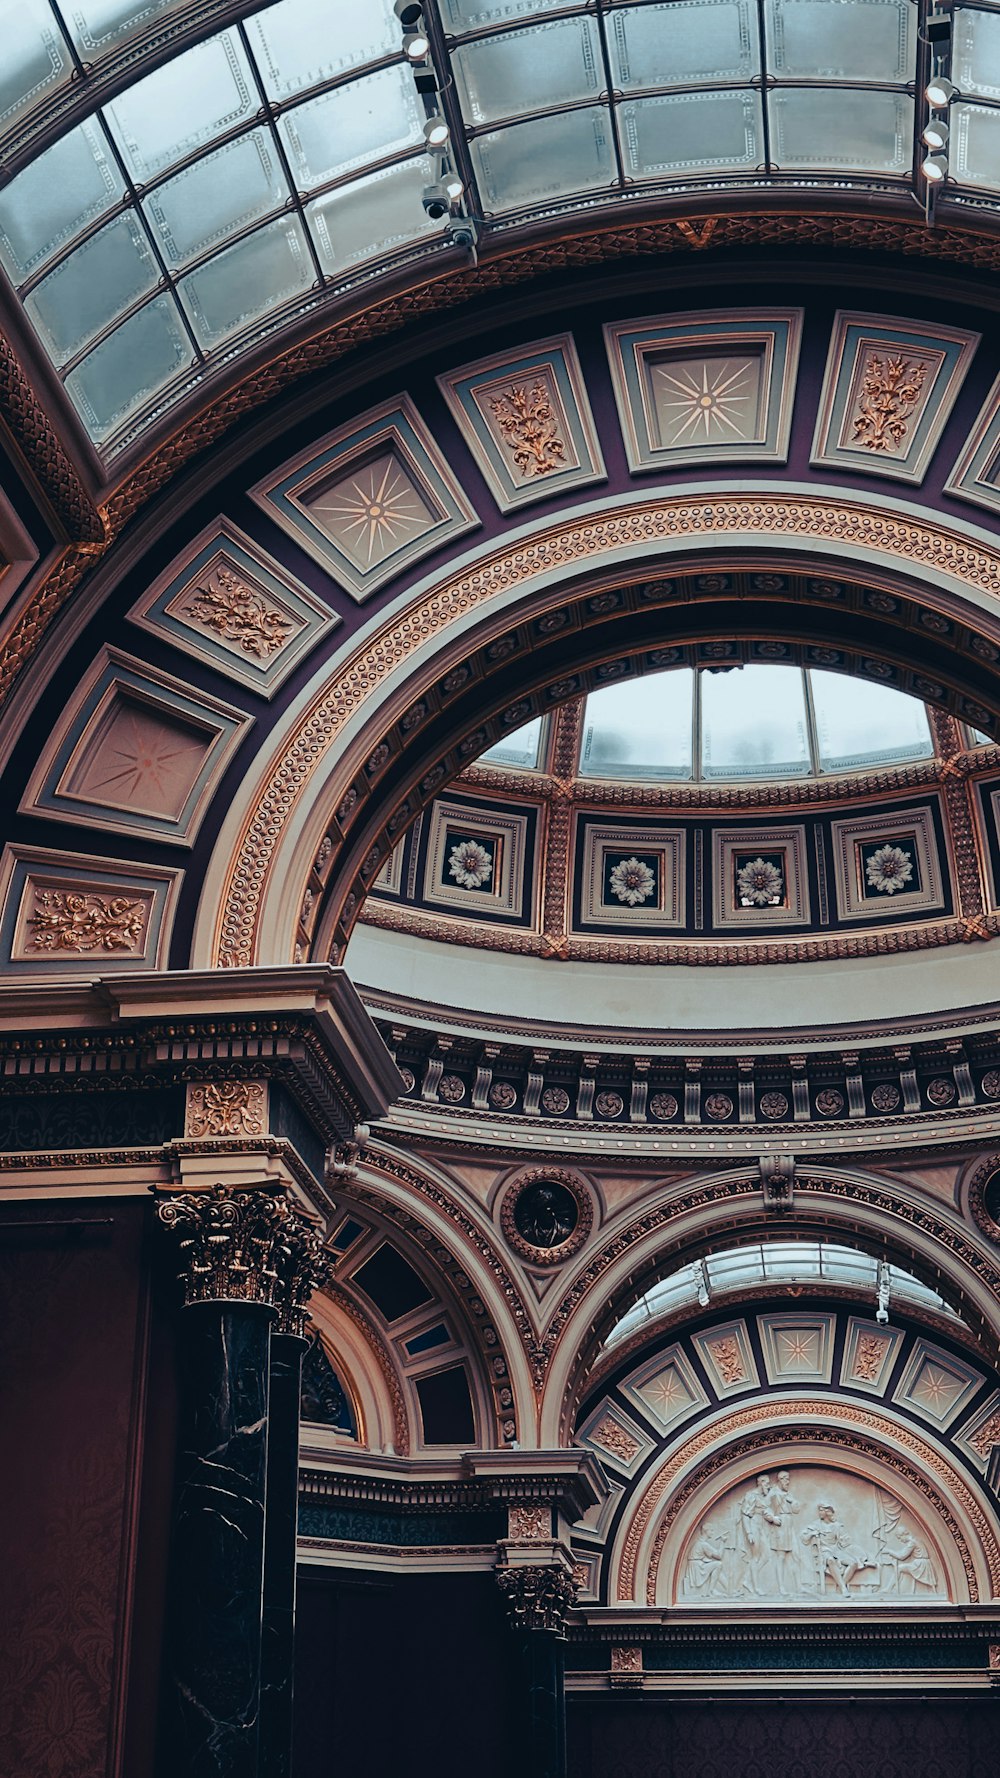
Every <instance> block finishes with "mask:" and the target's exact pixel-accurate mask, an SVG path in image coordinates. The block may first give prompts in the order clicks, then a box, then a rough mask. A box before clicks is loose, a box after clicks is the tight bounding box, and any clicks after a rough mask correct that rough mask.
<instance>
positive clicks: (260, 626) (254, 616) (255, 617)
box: [184, 568, 292, 660]
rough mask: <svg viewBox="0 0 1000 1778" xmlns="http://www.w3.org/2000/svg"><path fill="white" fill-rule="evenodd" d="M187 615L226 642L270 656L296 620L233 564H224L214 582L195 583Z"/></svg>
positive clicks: (186, 611) (259, 658)
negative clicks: (235, 570) (275, 606)
mask: <svg viewBox="0 0 1000 1778" xmlns="http://www.w3.org/2000/svg"><path fill="white" fill-rule="evenodd" d="M184 615H185V616H188V617H193V618H194V619H195V621H196V622H197V623H200V624H203V625H204V626H205V628H206V629H207V630H214V631H215V632H216V634H217V635H218V636H221V638H222V640H223V641H224V642H235V643H236V644H237V645H238V646H239V647H240V648H241V649H242V650H243V652H244V654H253V655H256V656H257V659H258V660H266V659H267V658H268V656H269V655H272V654H276V653H277V652H278V649H279V648H282V647H283V646H284V644H285V643H286V642H287V641H288V635H289V631H290V630H291V628H292V620H291V618H289V617H286V615H285V613H284V612H282V611H275V610H273V609H272V608H271V607H269V606H268V605H266V604H265V602H264V600H263V599H262V598H261V595H260V594H259V593H257V592H255V591H254V590H253V588H252V587H248V586H246V585H245V584H244V582H243V581H242V580H240V579H239V577H238V576H237V575H235V574H233V573H232V571H231V570H230V569H229V568H220V569H219V571H218V573H217V574H216V576H215V584H214V586H213V585H211V584H209V583H206V584H205V585H203V586H198V587H195V590H194V593H193V594H192V596H191V598H190V599H189V600H188V603H187V605H186V607H185V611H184Z"/></svg>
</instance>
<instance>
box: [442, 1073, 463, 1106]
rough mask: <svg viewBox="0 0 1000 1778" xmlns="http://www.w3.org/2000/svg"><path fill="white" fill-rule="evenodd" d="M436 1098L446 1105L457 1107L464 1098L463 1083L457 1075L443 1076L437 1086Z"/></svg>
mask: <svg viewBox="0 0 1000 1778" xmlns="http://www.w3.org/2000/svg"><path fill="white" fill-rule="evenodd" d="M438 1098H439V1099H443V1100H444V1102H445V1104H446V1105H458V1104H459V1103H460V1101H461V1100H462V1099H464V1098H465V1082H464V1080H463V1079H462V1078H461V1075H458V1074H443V1075H442V1076H441V1081H440V1084H439V1086H438Z"/></svg>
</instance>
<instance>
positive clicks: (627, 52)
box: [0, 0, 1000, 456]
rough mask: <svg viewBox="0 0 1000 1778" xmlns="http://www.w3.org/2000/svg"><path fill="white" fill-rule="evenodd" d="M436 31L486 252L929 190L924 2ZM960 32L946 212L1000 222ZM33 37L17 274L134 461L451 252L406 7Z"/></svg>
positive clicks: (5, 148)
mask: <svg viewBox="0 0 1000 1778" xmlns="http://www.w3.org/2000/svg"><path fill="white" fill-rule="evenodd" d="M434 11H435V8H434V6H433V5H432V4H430V0H429V5H428V14H429V17H431V19H432V23H434V26H435V28H434V30H433V31H432V37H433V39H434V59H435V61H436V64H437V75H438V79H439V82H440V91H439V92H438V93H437V95H436V102H437V103H439V105H440V108H441V110H442V111H444V112H445V113H446V114H447V120H448V122H449V124H450V127H451V132H452V137H453V142H454V149H455V154H456V167H457V172H458V174H459V175H460V177H461V179H462V181H463V182H464V184H465V187H466V204H467V209H468V213H469V215H470V216H471V217H472V218H473V219H474V227H477V228H478V229H479V230H480V231H481V232H488V231H489V230H490V229H507V228H509V227H510V225H511V224H512V223H513V222H516V221H517V220H518V219H520V218H521V217H524V218H525V219H526V220H527V219H529V218H530V217H531V215H532V214H534V213H536V212H539V211H541V212H544V213H545V214H547V215H555V214H558V213H559V212H560V211H561V210H572V209H573V208H575V207H577V206H578V205H579V204H580V203H581V201H584V200H586V201H587V202H588V203H591V204H593V203H598V202H599V203H602V204H605V205H608V204H614V203H616V202H620V201H623V200H628V199H630V198H632V197H634V196H635V195H636V194H637V193H638V194H641V195H643V196H649V195H652V194H654V193H655V192H657V191H663V192H676V191H681V190H688V189H697V188H698V186H699V185H700V184H702V185H703V184H704V183H705V182H706V181H709V182H711V183H712V185H713V188H718V187H720V186H721V187H725V186H732V185H736V186H739V185H746V184H747V182H748V181H749V182H753V183H764V182H766V183H767V184H768V185H770V186H781V185H782V184H783V183H784V184H786V185H792V186H794V185H796V184H801V182H802V179H803V177H807V178H808V179H809V180H810V181H811V182H812V181H820V182H823V181H825V182H827V183H830V184H835V185H836V186H838V187H839V188H841V189H843V188H844V187H845V186H847V187H852V186H853V187H857V188H858V189H859V190H862V189H864V188H865V187H871V186H872V185H873V184H874V185H875V186H876V187H877V188H879V189H882V190H885V191H892V190H893V189H896V190H900V191H905V190H906V189H907V188H908V187H913V186H914V181H915V179H916V174H915V171H914V165H915V163H914V138H915V135H916V134H917V132H916V131H915V128H914V123H915V115H914V97H913V91H914V84H915V81H916V76H917V43H918V23H919V18H920V8H918V7H917V6H915V5H913V4H911V3H910V0H763V3H762V4H761V5H760V6H759V7H758V6H757V5H755V4H751V0H635V3H633V4H619V3H617V0H587V3H586V4H575V5H573V4H562V5H560V4H555V3H553V0H438V3H437V8H436V12H437V19H436V20H434V18H433V14H434ZM953 16H954V33H953V35H954V60H953V73H954V76H955V80H956V83H957V85H958V88H959V98H958V100H956V103H955V105H954V107H953V114H952V118H951V147H950V149H949V155H950V170H949V183H948V191H947V195H948V196H949V197H950V198H951V199H952V200H953V201H954V202H956V203H959V204H960V203H963V202H965V203H973V204H976V203H980V202H981V201H982V194H984V193H987V194H988V193H994V194H996V195H997V197H998V198H1000V77H998V74H997V65H998V56H1000V48H998V45H1000V3H998V4H988V5H981V6H980V5H977V6H957V7H955V8H954V14H953ZM213 17H214V18H216V19H217V20H218V22H219V23H220V24H221V25H224V28H222V29H218V30H216V31H215V32H214V34H209V35H204V36H199V34H200V33H204V32H205V31H206V28H208V29H209V31H210V27H211V21H212V20H213ZM438 24H439V25H440V31H438V29H437V26H438ZM4 25H5V36H4V54H3V58H2V67H0V161H2V163H3V164H5V165H6V166H7V168H8V169H9V179H8V183H7V184H6V186H5V188H4V189H3V190H2V191H0V263H2V267H3V271H4V273H5V274H6V276H7V277H8V278H9V279H10V280H11V282H12V284H13V285H14V287H15V288H16V290H17V292H18V295H19V297H20V299H21V301H22V303H23V305H24V308H25V311H26V313H27V315H28V318H29V319H30V321H31V323H32V325H33V326H34V327H35V329H36V331H37V334H38V337H39V340H40V341H41V343H42V345H43V347H44V349H45V351H46V353H47V354H48V356H49V357H50V359H51V361H52V363H53V365H54V367H55V369H56V371H57V373H58V375H59V377H60V378H61V380H62V381H63V383H64V385H65V387H66V389H67V392H68V394H69V396H70V398H71V399H72V401H73V403H74V404H75V406H76V408H77V411H78V413H79V414H80V417H81V419H82V421H83V423H84V425H85V426H86V428H87V430H88V432H89V434H90V436H91V438H92V439H93V440H94V441H95V443H97V444H98V445H99V446H100V447H101V448H102V450H103V451H104V453H105V455H107V456H113V455H115V454H116V453H117V452H119V451H120V450H123V449H125V448H126V447H127V446H128V445H129V444H131V443H132V442H133V441H134V440H135V438H136V437H138V436H139V434H140V433H141V431H142V430H143V428H144V427H146V426H148V425H150V424H152V423H153V422H154V421H155V419H156V418H157V417H158V416H159V415H160V414H162V413H163V412H165V411H166V410H167V408H168V407H169V406H170V405H171V404H172V403H174V402H175V401H176V400H177V399H179V398H180V397H181V396H182V395H183V394H184V393H185V392H186V391H188V390H190V389H191V388H192V387H193V386H195V385H196V384H197V383H198V382H199V381H200V380H202V379H204V377H205V376H206V375H207V374H208V372H209V371H210V370H212V369H213V368H214V367H215V366H216V365H219V364H224V363H226V362H227V361H228V360H229V359H230V358H232V357H233V356H234V355H235V354H237V353H239V352H242V351H244V350H246V349H247V348H248V347H249V346H251V345H252V344H253V343H254V342H255V341H259V340H261V339H262V338H263V337H265V336H266V335H269V334H270V333H273V332H275V331H277V330H279V329H281V328H284V327H287V326H289V325H291V324H292V323H293V322H294V321H295V320H297V319H301V318H302V317H303V316H304V315H306V314H307V313H309V312H311V311H312V310H313V309H314V308H315V307H317V306H318V305H319V304H321V303H322V302H324V301H326V300H328V299H329V298H330V297H331V296H332V295H334V294H335V293H336V292H338V291H344V290H346V289H349V288H351V287H352V286H353V285H354V284H355V283H357V282H358V281H365V282H367V281H370V279H371V278H372V277H373V276H375V275H377V274H378V273H379V272H381V271H382V270H383V269H388V268H389V267H390V266H391V265H393V264H398V262H399V260H400V257H401V256H402V257H403V258H407V257H413V256H417V257H422V256H426V255H428V254H431V255H433V254H437V253H440V252H441V251H442V250H445V248H446V235H447V230H446V223H447V217H446V216H444V217H441V216H439V217H437V218H431V217H429V216H428V215H427V214H426V212H425V209H424V204H423V196H424V191H425V188H426V187H427V186H429V185H432V184H433V183H434V182H435V180H437V178H438V176H439V173H440V166H439V164H438V162H437V160H436V159H435V157H434V156H432V155H431V154H429V153H428V152H427V149H426V144H425V140H424V135H423V125H424V121H425V107H424V102H423V98H422V97H421V95H420V94H419V93H418V92H417V88H416V84H415V77H414V70H413V67H412V65H411V63H410V62H409V61H408V60H407V59H406V57H405V56H404V54H403V43H402V32H401V28H400V25H399V21H398V19H397V17H396V15H395V11H394V8H393V6H392V4H391V0H364V3H363V4H359V0H323V3H322V4H320V0H279V3H278V4H276V5H272V6H269V7H266V8H264V9H263V10H257V11H250V10H249V9H248V12H247V15H246V17H245V18H244V19H243V20H242V22H239V21H238V22H235V23H234V22H232V9H231V7H230V6H229V5H228V4H227V0H206V3H205V4H204V5H202V6H199V7H198V8H192V7H191V5H190V4H189V3H188V0H142V4H138V3H137V0H81V4H80V5H79V6H78V7H74V8H72V9H68V8H66V7H65V6H63V5H59V4H56V3H55V0H22V3H21V4H19V5H18V6H16V7H13V6H11V7H8V8H7V9H6V15H5V20H4ZM918 152H919V154H920V155H921V156H922V154H923V149H922V148H920V149H919V150H918Z"/></svg>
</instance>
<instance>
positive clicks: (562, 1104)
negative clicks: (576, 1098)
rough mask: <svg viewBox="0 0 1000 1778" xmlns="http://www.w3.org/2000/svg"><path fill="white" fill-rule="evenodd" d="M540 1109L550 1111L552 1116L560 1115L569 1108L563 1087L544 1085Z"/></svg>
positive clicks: (567, 1096)
mask: <svg viewBox="0 0 1000 1778" xmlns="http://www.w3.org/2000/svg"><path fill="white" fill-rule="evenodd" d="M542 1110H543V1111H551V1113H552V1116H553V1117H562V1114H563V1112H564V1111H568V1110H569V1094H568V1093H567V1091H566V1089H565V1087H546V1089H545V1091H544V1093H543V1094H542Z"/></svg>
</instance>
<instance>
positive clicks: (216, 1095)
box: [187, 1080, 264, 1136]
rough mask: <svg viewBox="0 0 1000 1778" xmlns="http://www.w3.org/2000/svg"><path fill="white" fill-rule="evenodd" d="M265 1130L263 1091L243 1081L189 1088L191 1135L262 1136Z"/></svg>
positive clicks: (256, 1084)
mask: <svg viewBox="0 0 1000 1778" xmlns="http://www.w3.org/2000/svg"><path fill="white" fill-rule="evenodd" d="M263 1130H264V1088H263V1086H262V1085H261V1084H260V1083H259V1082H254V1081H244V1080H218V1081H215V1080H213V1081H209V1082H208V1083H207V1085H205V1086H192V1087H189V1088H188V1103H187V1134H188V1135H189V1136H260V1135H261V1134H262V1133H263Z"/></svg>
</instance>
